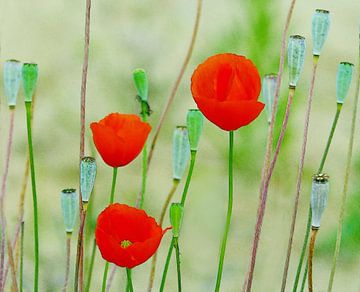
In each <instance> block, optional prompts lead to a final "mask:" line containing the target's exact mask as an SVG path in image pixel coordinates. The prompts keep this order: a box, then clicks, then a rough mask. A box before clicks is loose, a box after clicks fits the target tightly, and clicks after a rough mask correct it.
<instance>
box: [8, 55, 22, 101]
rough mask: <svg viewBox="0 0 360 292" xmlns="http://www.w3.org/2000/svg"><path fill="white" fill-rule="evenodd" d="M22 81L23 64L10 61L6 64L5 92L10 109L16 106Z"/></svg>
mask: <svg viewBox="0 0 360 292" xmlns="http://www.w3.org/2000/svg"><path fill="white" fill-rule="evenodd" d="M20 81H21V62H19V61H17V60H8V61H6V62H5V64H4V91H5V96H6V98H7V101H8V105H9V106H10V107H14V106H15V105H16V98H17V96H18V93H19V88H20Z"/></svg>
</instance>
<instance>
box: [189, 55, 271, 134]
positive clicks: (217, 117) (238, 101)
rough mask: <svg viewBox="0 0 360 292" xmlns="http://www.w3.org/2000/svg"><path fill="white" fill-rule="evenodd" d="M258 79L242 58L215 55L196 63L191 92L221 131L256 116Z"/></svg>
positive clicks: (230, 128) (255, 71)
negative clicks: (197, 64)
mask: <svg viewBox="0 0 360 292" xmlns="http://www.w3.org/2000/svg"><path fill="white" fill-rule="evenodd" d="M260 90H261V81H260V76H259V72H258V70H257V68H256V67H255V65H254V64H253V63H252V62H251V61H250V60H249V59H247V58H246V57H244V56H240V55H235V54H230V53H226V54H218V55H214V56H212V57H210V58H208V59H207V60H206V61H205V62H204V63H202V64H200V65H199V66H198V67H197V68H196V69H195V71H194V73H193V75H192V77H191V92H192V95H193V97H194V100H195V102H196V104H197V105H198V108H199V110H200V111H201V112H202V113H203V114H204V116H205V117H206V118H207V119H208V120H210V121H211V122H212V123H214V124H215V125H217V126H218V127H220V128H221V129H223V130H226V131H233V130H236V129H238V128H240V127H242V126H246V125H248V124H249V123H250V122H252V121H253V120H254V119H256V118H257V117H258V115H259V114H260V113H261V111H262V110H263V108H264V104H263V103H261V102H259V101H258V97H259V94H260Z"/></svg>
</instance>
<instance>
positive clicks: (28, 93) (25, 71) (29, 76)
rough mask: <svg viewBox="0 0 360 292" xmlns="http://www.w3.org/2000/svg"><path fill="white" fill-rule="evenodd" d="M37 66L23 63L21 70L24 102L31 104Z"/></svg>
mask: <svg viewBox="0 0 360 292" xmlns="http://www.w3.org/2000/svg"><path fill="white" fill-rule="evenodd" d="M38 70H39V69H38V65H37V64H35V63H25V64H24V65H23V68H22V79H23V87H24V94H25V102H32V98H33V95H34V93H35V88H36V84H37V80H38V73H39V72H38Z"/></svg>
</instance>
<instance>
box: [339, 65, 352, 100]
mask: <svg viewBox="0 0 360 292" xmlns="http://www.w3.org/2000/svg"><path fill="white" fill-rule="evenodd" d="M353 68H354V65H353V64H351V63H348V62H341V63H340V64H339V67H338V71H337V74H336V102H337V103H341V104H343V103H344V100H345V97H346V95H347V94H348V91H349V88H350V84H351V79H352V73H353Z"/></svg>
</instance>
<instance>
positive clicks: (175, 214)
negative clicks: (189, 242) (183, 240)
mask: <svg viewBox="0 0 360 292" xmlns="http://www.w3.org/2000/svg"><path fill="white" fill-rule="evenodd" d="M183 216H184V207H183V205H181V203H172V204H171V206H170V223H171V226H172V232H173V236H174V237H179V235H180V229H181V224H182V219H183Z"/></svg>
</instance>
